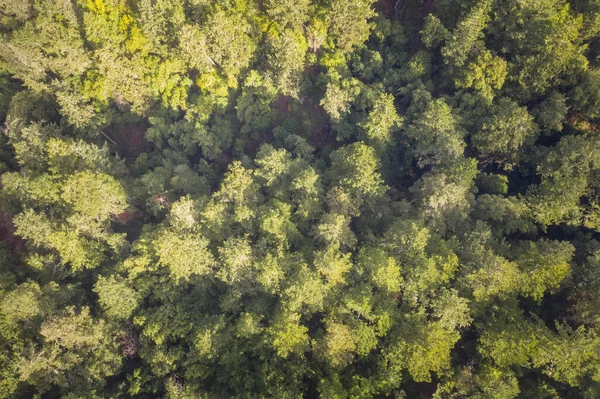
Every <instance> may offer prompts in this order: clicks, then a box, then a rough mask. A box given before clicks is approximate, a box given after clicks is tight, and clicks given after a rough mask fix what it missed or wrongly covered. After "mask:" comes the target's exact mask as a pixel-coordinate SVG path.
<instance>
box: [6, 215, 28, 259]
mask: <svg viewBox="0 0 600 399" xmlns="http://www.w3.org/2000/svg"><path fill="white" fill-rule="evenodd" d="M15 231H16V228H15V225H14V224H13V222H12V216H11V215H10V214H8V213H6V212H2V211H0V242H4V243H6V245H8V247H9V248H10V249H11V250H12V251H13V252H14V253H20V252H21V251H22V250H23V247H24V246H25V240H23V239H22V238H21V237H17V236H16V235H15Z"/></svg>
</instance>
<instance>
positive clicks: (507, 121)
mask: <svg viewBox="0 0 600 399" xmlns="http://www.w3.org/2000/svg"><path fill="white" fill-rule="evenodd" d="M492 107H493V112H494V113H493V115H492V116H489V117H487V118H485V119H484V120H483V121H482V124H481V129H480V130H477V131H476V132H475V133H474V134H473V135H472V136H471V144H472V145H473V147H475V148H476V149H477V151H478V152H479V154H480V155H481V156H482V157H484V158H487V159H489V160H494V161H497V162H505V163H507V164H508V165H510V164H514V163H515V162H518V161H519V158H520V153H521V152H522V151H523V148H527V146H531V145H532V144H533V142H534V141H535V139H536V137H537V133H538V126H537V125H536V124H535V122H534V121H533V117H532V116H531V115H530V114H529V113H528V112H527V109H526V108H524V107H519V106H518V104H516V103H515V102H513V101H511V100H509V99H507V98H501V99H499V100H498V101H497V102H496V104H493V105H492Z"/></svg>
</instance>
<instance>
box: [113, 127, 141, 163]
mask: <svg viewBox="0 0 600 399" xmlns="http://www.w3.org/2000/svg"><path fill="white" fill-rule="evenodd" d="M147 130H148V125H147V124H146V123H136V124H121V125H116V126H113V127H111V128H110V129H108V130H105V131H104V134H105V136H107V139H109V141H111V140H112V143H113V144H115V145H116V146H117V152H118V153H119V155H120V156H122V157H124V158H137V156H138V155H140V154H141V153H143V152H146V151H147V150H148V148H147V145H146V140H145V139H144V136H145V134H146V131H147Z"/></svg>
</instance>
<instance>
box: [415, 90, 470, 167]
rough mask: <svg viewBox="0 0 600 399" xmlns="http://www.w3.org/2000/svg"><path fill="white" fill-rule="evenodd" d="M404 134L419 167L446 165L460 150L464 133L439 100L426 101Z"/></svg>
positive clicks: (460, 152) (446, 107)
mask: <svg viewBox="0 0 600 399" xmlns="http://www.w3.org/2000/svg"><path fill="white" fill-rule="evenodd" d="M404 133H405V134H406V136H407V137H408V138H409V139H410V140H411V142H412V143H413V146H414V147H413V148H414V150H413V151H414V157H415V158H416V160H417V163H418V165H419V166H420V167H424V166H425V165H429V164H434V165H448V164H450V163H452V162H453V161H454V160H456V159H457V158H459V157H461V156H462V154H463V151H464V147H465V143H464V141H463V136H464V132H463V131H462V129H461V128H460V126H459V125H458V123H457V122H456V121H455V120H454V117H453V116H452V109H451V108H450V106H448V104H446V102H445V101H444V100H442V99H438V100H435V101H431V102H429V104H428V105H427V107H426V108H425V110H424V111H423V113H421V114H420V115H418V116H417V117H416V118H415V120H414V121H413V122H412V123H411V124H410V125H409V126H408V127H407V128H406V130H405V132H404Z"/></svg>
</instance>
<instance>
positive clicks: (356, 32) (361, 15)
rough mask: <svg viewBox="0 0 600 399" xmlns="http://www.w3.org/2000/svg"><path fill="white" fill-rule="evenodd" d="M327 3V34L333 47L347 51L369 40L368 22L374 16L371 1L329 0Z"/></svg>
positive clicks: (369, 29) (369, 28)
mask: <svg viewBox="0 0 600 399" xmlns="http://www.w3.org/2000/svg"><path fill="white" fill-rule="evenodd" d="M328 3H329V4H328V5H329V7H330V8H329V10H328V22H329V25H330V29H329V32H330V34H331V36H332V38H333V40H334V43H335V47H337V48H339V49H341V50H343V51H349V50H351V49H352V46H355V45H358V44H361V43H362V42H364V41H365V40H367V39H368V38H369V34H370V33H371V26H370V24H369V21H368V20H369V19H370V18H372V17H374V16H375V12H374V11H373V9H372V8H371V7H372V4H373V1H372V0H350V1H342V0H330V1H329V2H328Z"/></svg>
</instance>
